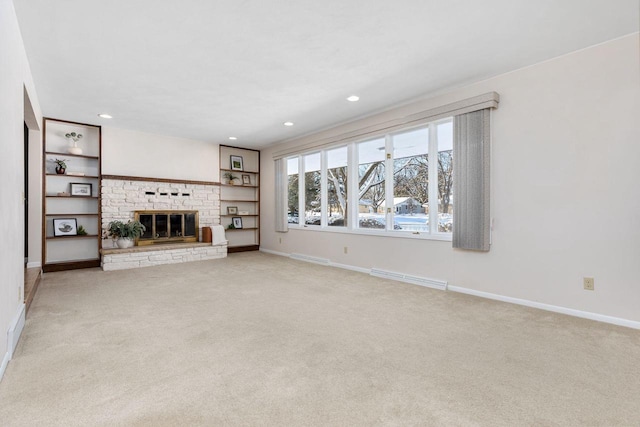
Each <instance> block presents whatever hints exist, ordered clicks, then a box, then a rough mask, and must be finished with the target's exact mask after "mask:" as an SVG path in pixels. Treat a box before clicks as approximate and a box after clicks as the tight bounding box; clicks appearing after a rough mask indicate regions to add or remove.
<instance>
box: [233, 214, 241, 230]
mask: <svg viewBox="0 0 640 427" xmlns="http://www.w3.org/2000/svg"><path fill="white" fill-rule="evenodd" d="M232 220H233V228H242V218H240V217H239V216H234V217H233V218H232Z"/></svg>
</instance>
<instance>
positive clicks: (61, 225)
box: [53, 218, 78, 237]
mask: <svg viewBox="0 0 640 427" xmlns="http://www.w3.org/2000/svg"><path fill="white" fill-rule="evenodd" d="M77 235H78V221H77V220H76V219H75V218H54V219H53V236H54V237H61V236H77Z"/></svg>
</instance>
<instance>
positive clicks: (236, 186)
mask: <svg viewBox="0 0 640 427" xmlns="http://www.w3.org/2000/svg"><path fill="white" fill-rule="evenodd" d="M220 185H221V186H223V187H235V188H258V186H257V185H246V184H220Z"/></svg>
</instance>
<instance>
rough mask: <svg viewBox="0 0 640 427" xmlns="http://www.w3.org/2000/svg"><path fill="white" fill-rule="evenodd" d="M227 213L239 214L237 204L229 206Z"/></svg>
mask: <svg viewBox="0 0 640 427" xmlns="http://www.w3.org/2000/svg"><path fill="white" fill-rule="evenodd" d="M227 215H238V207H237V206H227Z"/></svg>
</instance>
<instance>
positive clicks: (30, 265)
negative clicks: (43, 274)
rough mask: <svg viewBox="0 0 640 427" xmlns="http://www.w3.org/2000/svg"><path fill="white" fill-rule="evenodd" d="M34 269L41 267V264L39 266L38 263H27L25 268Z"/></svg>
mask: <svg viewBox="0 0 640 427" xmlns="http://www.w3.org/2000/svg"><path fill="white" fill-rule="evenodd" d="M36 267H38V268H39V267H42V264H40V261H38V262H28V263H27V268H36Z"/></svg>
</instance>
